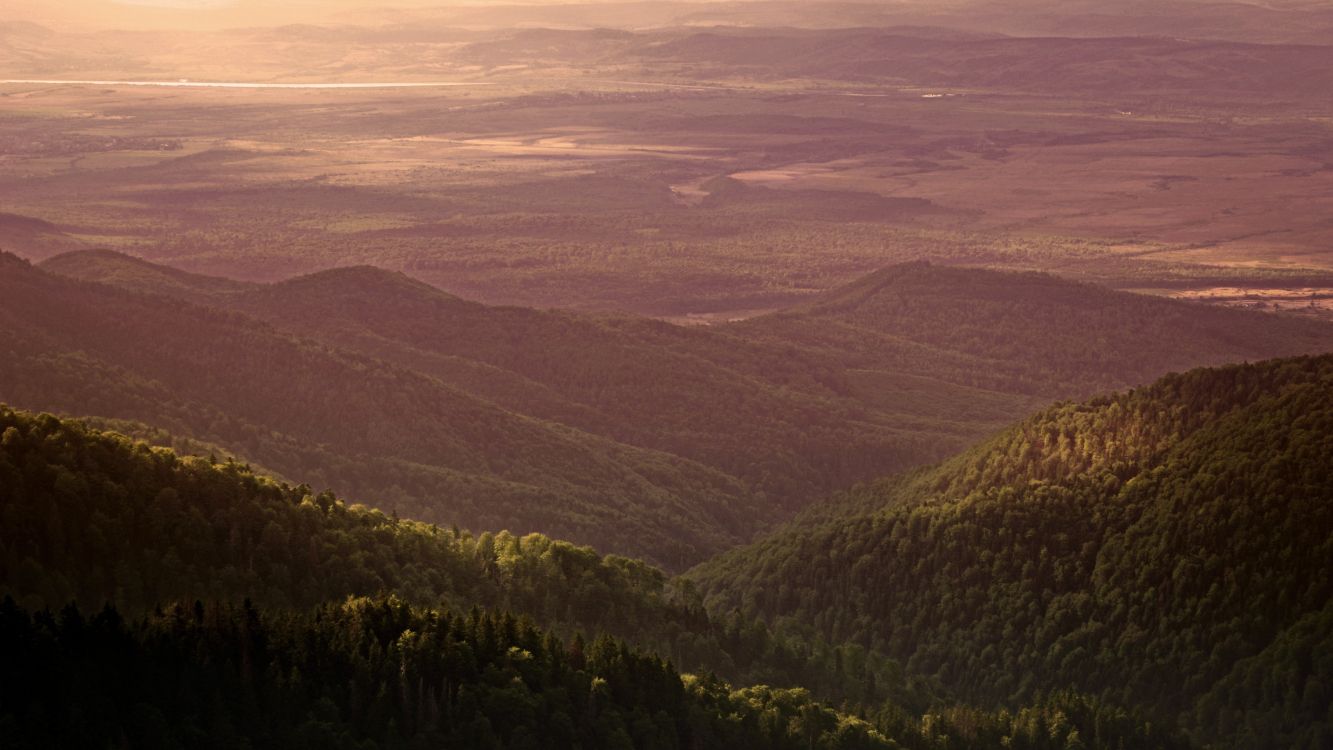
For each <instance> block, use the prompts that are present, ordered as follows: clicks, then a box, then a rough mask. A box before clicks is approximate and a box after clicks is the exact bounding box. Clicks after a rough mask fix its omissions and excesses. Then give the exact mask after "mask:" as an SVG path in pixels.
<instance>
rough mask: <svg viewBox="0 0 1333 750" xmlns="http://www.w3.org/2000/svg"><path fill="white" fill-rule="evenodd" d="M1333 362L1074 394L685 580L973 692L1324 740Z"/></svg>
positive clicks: (1299, 743)
mask: <svg viewBox="0 0 1333 750" xmlns="http://www.w3.org/2000/svg"><path fill="white" fill-rule="evenodd" d="M1331 440H1333V356H1323V357H1315V358H1298V359H1288V360H1275V361H1269V362H1263V363H1259V364H1254V365H1243V366H1230V367H1225V368H1219V369H1212V370H1196V371H1191V372H1189V373H1185V374H1183V375H1173V376H1170V377H1167V378H1164V379H1162V380H1160V381H1158V382H1157V383H1155V384H1153V385H1151V386H1149V387H1146V388H1141V389H1137V390H1134V391H1130V392H1127V393H1122V394H1118V395H1114V396H1109V397H1103V398H1098V399H1095V400H1093V401H1090V402H1086V403H1081V404H1078V403H1067V404H1061V405H1057V406H1055V407H1053V408H1051V409H1049V410H1047V411H1045V412H1043V413H1041V414H1038V415H1037V416H1034V417H1032V418H1030V419H1028V420H1027V421H1025V422H1023V423H1021V424H1019V425H1018V426H1017V427H1015V428H1013V429H1011V430H1009V431H1008V432H1005V433H1003V434H1001V435H999V436H998V437H996V438H994V439H992V440H990V441H989V442H986V443H984V444H982V445H981V446H979V447H977V448H975V449H973V450H971V451H968V452H966V453H964V454H962V455H960V456H959V457H957V458H954V459H951V460H950V461H947V462H945V463H943V464H940V465H938V466H936V467H933V468H929V469H923V470H919V471H917V472H913V473H909V474H907V475H904V476H901V477H898V478H894V479H889V480H885V481H882V482H879V483H875V484H873V485H869V486H864V487H862V488H858V489H856V490H854V491H852V492H850V493H848V494H847V495H846V496H845V497H843V498H842V499H841V501H840V502H839V503H838V504H836V505H832V506H821V507H819V508H816V509H815V510H813V511H811V512H810V513H809V514H808V515H807V516H806V517H804V518H803V519H798V520H797V521H795V522H793V523H792V524H790V525H789V526H788V527H787V528H785V529H784V530H782V531H780V532H778V533H777V534H775V535H773V536H771V537H770V538H768V539H766V540H764V541H762V542H759V543H757V544H755V545H753V546H750V547H748V548H744V549H740V550H736V551H733V552H729V553H726V554H724V555H722V556H720V557H719V558H717V559H715V560H712V561H710V562H708V563H706V564H705V565H703V566H701V567H700V568H698V569H696V570H695V571H693V572H691V573H690V574H689V577H690V578H691V579H692V580H694V581H695V582H697V583H698V584H699V586H700V587H701V590H702V591H703V592H704V593H705V595H706V596H707V597H708V602H709V605H710V606H711V607H713V608H715V609H718V610H728V609H731V608H733V607H739V608H740V609H741V610H742V611H743V612H746V613H749V614H753V615H757V616H761V617H764V618H766V619H767V620H769V621H770V622H774V623H784V624H786V625H789V626H791V627H792V628H793V629H795V630H797V631H799V632H808V633H814V634H819V635H821V636H823V637H827V638H833V639H848V640H852V641H855V642H859V643H862V644H865V645H867V646H868V647H873V648H876V649H881V650H883V651H885V652H886V653H888V654H890V655H892V656H894V657H896V658H899V659H901V660H902V661H903V662H904V664H905V665H906V668H907V670H908V671H909V672H913V673H921V674H927V675H933V676H934V677H936V678H938V679H939V680H940V681H941V682H942V683H943V684H944V685H946V686H947V687H949V688H951V689H954V690H957V691H959V693H960V694H961V695H962V696H963V697H964V698H966V699H968V700H972V701H978V702H982V703H990V702H995V701H1001V702H1002V701H1012V700H1022V699H1023V697H1024V696H1031V695H1034V694H1037V693H1039V692H1043V691H1050V690H1060V689H1074V690H1078V691H1082V692H1087V693H1091V694H1095V695H1099V696H1101V697H1103V698H1104V699H1106V700H1108V701H1111V702H1115V703H1121V704H1123V705H1128V706H1134V707H1137V708H1138V709H1140V710H1142V711H1144V712H1146V713H1147V714H1149V715H1152V716H1155V717H1157V719H1158V720H1160V721H1166V722H1171V723H1178V724H1179V725H1181V726H1183V727H1186V728H1188V729H1189V731H1190V732H1191V733H1192V734H1193V735H1194V737H1195V738H1196V739H1198V740H1200V741H1202V742H1205V743H1209V742H1211V743H1218V744H1219V745H1224V746H1227V747H1243V748H1251V747H1253V748H1259V747H1275V746H1282V747H1304V748H1314V747H1321V746H1323V745H1326V744H1327V742H1328V740H1329V738H1330V732H1333V726H1330V724H1329V723H1328V720H1327V716H1326V708H1327V706H1328V705H1329V698H1330V694H1329V692H1328V690H1329V688H1328V685H1329V684H1330V676H1331V675H1333V663H1330V662H1329V660H1328V655H1329V649H1328V644H1329V643H1330V639H1333V609H1330V602H1333V580H1331V579H1330V578H1329V576H1328V575H1327V574H1326V571H1327V560H1328V559H1330V556H1333V506H1330V505H1329V500H1330V499H1331V498H1333V466H1330V456H1333V442H1330V441H1331Z"/></svg>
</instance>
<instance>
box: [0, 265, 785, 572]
mask: <svg viewBox="0 0 1333 750" xmlns="http://www.w3.org/2000/svg"><path fill="white" fill-rule="evenodd" d="M0 263H3V266H4V267H3V268H0V399H4V400H6V401H8V402H10V403H13V404H16V405H21V406H27V407H33V408H40V409H45V410H50V411H59V412H64V413H73V414H89V415H96V416H100V417H108V418H121V419H134V420H138V421H141V422H145V423H148V424H151V425H153V426H156V427H163V428H166V429H169V430H171V431H172V432H176V433H179V434H182V435H186V436H190V437H193V438H197V439H200V440H204V441H208V442H211V443H216V444H219V445H224V446H227V447H228V449H229V450H231V451H234V452H236V454H238V455H242V456H245V457H247V458H252V459H254V460H255V461H256V462H258V463H261V464H263V465H265V466H269V467H272V468H273V469H274V470H276V471H280V472H282V473H283V474H284V475H285V476H299V477H301V478H302V479H303V480H305V481H308V482H310V483H312V484H315V485H316V486H320V487H327V486H337V487H340V488H346V491H347V493H348V494H349V495H351V496H352V497H361V496H370V497H374V498H376V501H377V503H378V504H379V505H380V506H381V507H383V508H385V509H386V511H397V512H400V513H402V514H404V515H408V516H412V517H415V518H420V519H423V520H427V521H436V522H439V523H443V524H452V523H457V524H459V525H461V526H464V527H467V528H474V529H486V528H490V529H500V528H509V529H511V530H514V531H515V532H519V533H525V532H527V531H532V530H536V529H540V530H542V531H546V532H549V533H553V534H559V535H561V536H564V537H567V538H572V539H575V540H577V541H581V542H585V543H595V544H596V545H597V546H599V547H601V548H602V549H606V550H615V551H622V552H635V553H638V554H641V555H644V556H649V557H652V558H653V559H655V560H656V561H659V562H662V563H665V564H672V565H679V564H681V562H687V561H693V560H698V559H700V558H702V557H703V556H705V554H706V553H707V552H709V551H713V550H719V549H722V548H725V547H727V546H729V545H732V544H734V543H736V542H737V541H738V540H741V539H744V538H745V535H746V534H747V533H749V531H750V529H751V528H752V524H753V518H754V517H755V516H756V515H758V509H759V508H760V507H761V506H760V505H759V504H758V498H757V497H755V496H754V494H753V493H751V492H750V491H749V490H748V489H747V488H745V487H743V486H742V485H741V484H740V483H739V482H737V481H736V480H735V479H734V478H732V477H729V476H726V475H724V474H722V473H721V472H718V471H716V470H713V469H710V468H708V467H706V466H703V465H701V464H698V463H695V462H691V461H689V460H687V459H684V458H681V457H678V456H674V455H669V454H665V453H662V452H659V451H652V450H647V449H641V448H636V447H633V446H628V445H625V444H623V443H617V442H615V441H612V440H609V439H606V438H603V437H599V436H595V435H591V434H588V433H586V432H581V431H579V430H576V429H573V428H570V427H567V426H564V425H560V424H555V423H551V422H547V421H542V420H538V419H534V418H531V417H528V416H525V415H520V414H515V413H514V412H512V411H508V410H505V409H503V408H501V407H499V406H497V405H495V404H494V403H493V402H490V401H488V400H485V399H483V398H480V397H477V396H474V395H472V394H469V393H465V392H463V391H461V390H459V389H457V388H454V387H451V386H449V385H447V384H445V383H442V382H441V381H440V380H438V379H437V378H434V377H431V376H429V375H428V374H425V373H421V372H418V371H415V370H410V369H407V368H403V367H398V366H394V365H392V364H390V363H386V362H384V361H382V360H375V359H372V358H369V357H366V356H364V355H359V354H355V353H350V352H346V351H340V350H335V349H332V348H330V347H328V346H327V345H323V344H319V343H317V342H312V341H309V340H303V339H298V338H296V337H293V336H291V335H290V334H286V333H283V332H280V331H277V330H275V329H274V328H272V327H271V326H268V325H265V324H263V323H261V322H259V321H256V320H254V319H252V318H247V317H244V316H241V315H238V314H236V313H233V312H227V311H222V310H217V309H212V308H205V307H201V306H196V305H191V304H188V303H185V302H181V301H178V300H175V299H172V298H169V297H165V296H160V295H146V294H136V293H130V292H126V291H123V290H119V289H115V288H113V287H110V286H105V285H100V284H91V283H85V282H78V281H73V280H70V279H66V278H64V277H60V276H56V275H53V274H48V273H45V272H43V271H40V270H38V269H35V268H32V267H30V266H28V265H27V264H26V263H24V262H23V261H20V260H18V259H15V258H13V257H12V256H9V257H8V258H3V257H0Z"/></svg>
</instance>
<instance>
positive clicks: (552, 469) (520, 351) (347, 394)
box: [0, 252, 1333, 568]
mask: <svg viewBox="0 0 1333 750" xmlns="http://www.w3.org/2000/svg"><path fill="white" fill-rule="evenodd" d="M3 264H4V265H3V269H2V270H0V291H3V294H0V316H3V320H4V321H5V324H6V325H5V326H4V330H3V332H2V333H0V343H2V344H3V346H4V347H5V349H6V351H7V352H8V353H9V356H7V357H5V358H4V359H3V362H0V400H3V401H5V402H8V403H11V404H13V405H15V406H19V407H24V408H33V409H42V410H52V411H57V412H61V413H65V414H74V415H88V416H97V417H104V418H111V419H120V420H133V421H137V422H142V423H145V424H147V425H152V426H154V427H160V428H167V429H168V430H170V431H171V432H174V433H176V434H179V435H182V436H187V437H191V438H194V439H197V440H201V441H205V442H207V443H209V444H216V445H219V446H223V447H224V448H225V449H226V450H228V451H232V452H234V453H235V454H236V455H238V456H241V457H243V458H244V459H245V460H251V461H254V462H256V463H257V464H260V465H262V466H264V467H267V468H269V469H271V470H274V471H277V472H279V473H281V474H282V475H284V476H288V477H293V478H300V479H301V480H302V481H306V482H309V483H311V484H314V485H317V486H331V487H337V488H339V489H340V491H342V492H343V493H345V494H346V495H348V496H350V497H351V498H353V499H357V498H362V497H364V498H367V499H373V500H374V502H375V503H376V504H377V505H379V506H380V507H382V508H384V509H386V510H396V511H397V512H399V513H402V514H404V515H407V516H411V517H414V518H419V519H422V520H426V521H434V522H437V523H443V524H451V523H456V524H459V525H461V526H463V527H466V528H470V529H487V528H509V529H512V530H514V531H515V532H520V533H523V532H527V531H532V530H541V531H544V532H547V533H551V534H554V535H557V536H561V537H564V538H569V539H571V540H574V541H578V542H582V543H589V544H593V545H595V546H597V547H598V548H600V549H602V550H605V551H614V552H621V553H626V554H633V555H636V556H644V557H647V558H648V559H650V560H652V561H654V562H656V563H658V564H661V565H664V566H667V567H669V568H681V567H685V566H688V565H691V564H694V563H697V562H699V561H701V560H702V559H704V558H705V557H707V556H709V555H711V554H714V553H716V552H719V551H721V550H723V549H726V548H728V547H731V546H734V545H736V544H738V543H741V542H744V541H746V540H748V539H750V538H751V537H752V536H753V535H754V534H755V533H756V532H759V531H762V530H763V529H765V528H768V527H770V526H771V525H772V524H774V523H775V522H777V521H780V520H781V519H783V518H786V517H788V516H789V515H791V514H792V513H794V512H796V511H797V510H798V509H800V508H803V507H806V506H808V505H809V504H811V503H813V502H815V501H817V500H818V499H819V498H821V497H823V496H825V495H827V494H828V493H830V492H833V491H836V490H838V489H841V488H845V487H848V486H851V485H852V484H854V483H856V482H860V481H865V480H869V479H872V478H874V477H877V476H881V475H884V474H887V473H891V472H895V471H900V470H902V469H906V468H910V467H912V466H916V465H921V464H923V463H927V462H929V461H933V460H937V459H939V458H942V457H944V456H946V455H948V454H949V453H951V452H953V451H956V450H958V449H959V448H961V447H963V446H964V445H966V444H968V443H970V442H972V441H974V440H976V439H978V438H980V437H983V436H985V435H987V434H989V433H991V432H992V431H994V430H996V429H998V428H999V427H1000V426H1001V425H1003V424H1004V423H1006V422H1008V421H1010V420H1012V419H1014V418H1017V417H1018V416H1020V415H1022V414H1023V413H1025V412H1028V411H1029V410H1030V409H1032V408H1034V406H1035V405H1037V404H1039V403H1042V402H1045V401H1049V400H1050V399H1053V398H1067V397H1082V396H1086V395H1088V394H1091V393H1093V392H1097V391H1101V390H1106V389H1110V388H1116V387H1122V386H1126V385H1135V384H1140V383H1144V382H1147V381H1149V380H1151V379H1152V378H1154V377H1157V376H1159V375H1161V374H1163V373H1166V372H1169V371H1172V370H1180V369H1186V368H1188V367H1192V366H1197V365H1206V364H1218V363H1222V362H1228V361H1235V360H1240V359H1261V358H1266V357H1271V356H1285V355H1293V354H1300V353H1312V352H1322V351H1328V350H1329V349H1331V348H1333V326H1328V325H1325V324H1322V323H1319V322H1316V321H1308V320H1301V319H1295V318H1284V317H1279V316H1270V315H1264V314H1260V313H1252V312H1245V311H1235V310H1223V309H1217V308H1211V307H1205V306H1199V305H1191V304H1186V303H1180V302H1172V301H1167V300H1160V299H1155V298H1146V297H1141V296H1136V295H1131V294H1125V293H1119V292H1111V291H1107V290H1104V289H1100V288H1097V287H1092V286H1087V285H1083V284H1075V283H1071V282H1067V281H1061V280H1059V279H1056V278H1054V277H1050V276H1044V275H1040V274H1008V273H998V272H992V271H983V270H975V269H962V268H947V267H938V266H931V265H927V264H909V265H906V266H900V267H895V268H891V269H887V270H885V271H883V272H880V273H878V274H874V275H872V276H870V277H867V278H866V279H864V280H862V281H860V282H858V283H854V284H852V285H849V286H848V287H845V288H842V289H838V290H835V291H833V292H830V293H828V294H827V295H825V296H824V297H822V298H820V299H818V300H817V301H815V302H812V303H810V304H808V305H803V306H801V307H798V308H795V309H792V310H788V311H785V312H781V313H777V314H773V315H768V316H763V317H759V318H754V319H751V320H748V321H743V322H739V323H733V324H728V325H722V326H714V327H701V328H681V327H678V326H674V325H669V324H666V323H661V322H657V321H652V320H647V319H642V318H634V317H624V316H607V315H581V314H573V313H568V312H561V311H538V310H530V309H522V308H505V307H487V306H484V305H479V304H476V303H472V302H467V301H465V300H461V299H458V298H456V297H453V296H451V295H448V294H445V293H443V292H441V291H439V290H437V289H435V288H433V287H429V286H427V285H425V284H421V283H419V282H416V281H414V280H412V279H410V278H408V277H406V276H403V275H401V274H396V273H390V272H385V271H380V270H377V269H373V268H366V267H360V268H344V269H336V270H332V271H327V272H322V273H317V274H313V275H310V276H305V277H299V278H296V279H292V280H290V281H286V282H281V283H278V284H272V285H251V284H242V283H239V282H231V281H228V280H225V279H216V278H210V277H203V276H198V275H191V274H184V273H181V272H179V271H175V270H174V269H170V268H166V267H162V266H157V265H153V264H150V263H146V262H143V261H140V260H137V259H133V258H130V257H128V256H124V255H119V254H114V253H108V252H80V253H75V254H70V255H65V256H62V257H57V258H53V259H51V260H49V261H47V262H46V263H45V264H43V267H41V268H38V267H32V266H30V265H28V264H27V263H25V262H23V261H21V260H19V259H17V258H14V257H13V256H7V257H6V258H5V259H4V261H3ZM997 321H998V323H997ZM997 324H1001V325H1003V326H1004V327H1005V330H1012V331H1014V336H1013V337H1011V339H1010V340H1007V341H1001V340H998V339H996V338H994V337H992V336H988V335H987V333H986V331H987V327H988V326H994V325H997Z"/></svg>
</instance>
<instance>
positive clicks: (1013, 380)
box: [733, 262, 1333, 399]
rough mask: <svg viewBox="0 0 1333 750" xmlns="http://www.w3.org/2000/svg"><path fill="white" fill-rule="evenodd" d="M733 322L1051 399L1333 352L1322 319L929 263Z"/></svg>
mask: <svg viewBox="0 0 1333 750" xmlns="http://www.w3.org/2000/svg"><path fill="white" fill-rule="evenodd" d="M733 327H734V328H735V329H737V332H738V333H739V334H741V335H748V336H751V337H760V338H762V339H763V340H772V341H785V342H789V343H800V344H804V345H806V346H809V347H812V348H816V349H818V350H819V351H821V352H824V353H825V354H826V355H827V356H828V357H829V358H830V359H831V360H833V361H837V362H841V363H843V364H844V365H845V366H846V367H849V368H853V369H858V370H868V371H885V370H889V371H901V370H904V369H908V367H913V366H914V368H915V369H918V370H920V371H923V372H931V373H933V374H934V376H935V377H937V378H939V379H942V380H948V381H951V382H955V383H962V384H967V385H975V386H979V387H983V388H987V389H991V390H1000V391H1004V392H1018V393H1033V394H1041V395H1042V396H1046V397H1050V398H1052V399H1054V398H1057V397H1058V398H1086V397H1088V396H1091V395H1093V394H1094V393H1099V392H1102V391H1106V390H1111V389H1115V388H1123V387H1125V386H1127V385H1143V384H1146V383H1149V382H1151V381H1152V380H1154V379H1156V378H1158V377H1161V376H1162V375H1165V374H1166V373H1168V372H1178V371H1181V370H1187V369H1190V368H1193V367H1201V366H1208V365H1220V364H1228V363H1232V362H1240V361H1246V360H1250V361H1253V360H1260V359H1269V358H1273V357H1286V356H1296V355H1300V354H1323V353H1325V352H1329V351H1333V326H1330V325H1329V324H1327V323H1324V322H1321V321H1316V320H1305V319H1299V318H1292V317H1280V316H1274V315H1270V314H1265V313H1258V312H1252V311H1248V310H1236V309H1230V308H1221V307H1215V306H1204V305H1199V304H1192V303H1187V302H1181V301H1177V300H1169V299H1163V298H1157V297H1149V296H1145V295H1139V294H1131V293H1128V292H1118V291H1113V290H1110V289H1106V288H1105V287H1100V286H1096V285H1093V284H1085V283H1077V282H1072V281H1068V280H1065V279H1060V278H1058V277H1055V276H1051V275H1050V274H1044V273H1014V272H1002V271H990V270H984V269H978V268H958V267H950V266H940V265H933V264H930V263H925V262H918V263H904V264H901V265H897V266H892V267H890V268H886V269H883V270H881V271H878V272H875V273H872V274H870V275H868V276H865V277H864V278H861V279H859V280H857V281H855V282H853V283H851V284H848V285H847V286H844V287H841V288H839V289H834V290H832V291H830V292H828V293H826V294H824V295H821V296H820V297H818V298H816V299H814V300H812V301H811V302H809V303H806V304H804V305H800V306H798V307H795V308H792V309H790V310H786V311H783V312H779V313H775V314H773V315H768V316H764V317H759V318H755V319H752V320H749V321H745V322H742V323H737V324H733ZM906 363H913V365H906Z"/></svg>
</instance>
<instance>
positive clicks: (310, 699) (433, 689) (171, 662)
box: [0, 599, 895, 750]
mask: <svg viewBox="0 0 1333 750" xmlns="http://www.w3.org/2000/svg"><path fill="white" fill-rule="evenodd" d="M0 664H3V666H4V673H5V679H4V680H3V681H0V733H3V735H4V737H5V742H6V746H7V747H12V748H16V750H17V749H18V748H25V749H27V748H31V749H32V750H37V749H38V748H49V747H98V746H128V747H144V748H149V747H151V748H164V749H165V748H219V749H221V748H229V749H230V748H236V747H255V748H284V749H286V748H295V749H300V748H311V749H312V750H313V749H314V748H321V749H322V748H333V749H341V748H346V749H347V750H370V749H371V748H418V747H422V748H424V747H467V748H478V749H479V750H481V749H484V748H512V749H515V750H517V749H519V748H522V749H524V750H527V749H532V750H535V749H536V748H664V749H665V748H692V747H718V748H720V747H745V748H772V749H773V750H787V749H790V750H801V749H804V748H811V747H819V748H828V750H835V749H841V748H847V749H849V750H850V749H853V748H855V749H857V750H872V749H876V748H884V749H886V750H887V749H888V748H893V747H895V745H894V743H892V742H890V741H889V740H888V739H886V738H885V737H884V736H883V735H881V734H880V733H879V732H877V731H876V730H875V729H874V728H873V727H871V726H870V725H869V724H868V723H866V722H864V721H861V720H859V719H856V718H853V717H848V716H845V715H840V714H838V713H837V712H835V711H834V710H832V709H830V708H828V707H826V706H823V705H821V704H819V703H817V702H815V701H813V700H811V699H810V697H809V694H808V693H807V692H806V691H803V690H769V689H762V688H755V689H749V690H743V691H732V690H731V689H730V688H729V687H728V686H727V685H726V684H725V683H722V682H720V681H718V680H716V679H714V678H709V677H702V678H698V677H691V678H684V679H682V677H681V676H680V675H679V674H678V673H677V672H676V670H675V669H674V668H673V667H672V666H671V664H670V663H668V662H665V661H663V660H661V659H660V658H658V657H655V656H652V655H649V654H645V653H642V652H638V651H635V650H632V649H630V648H629V647H628V646H626V645H625V644H624V643H623V642H617V641H615V640H613V639H610V638H605V637H603V638H598V639H596V640H594V641H593V642H591V643H585V642H584V640H583V639H582V638H581V637H576V638H575V639H574V640H573V641H571V642H569V643H564V642H562V641H561V640H560V639H558V638H556V637H555V636H553V635H551V634H550V633H549V632H544V631H542V630H540V629H538V628H536V627H535V626H534V625H533V624H532V623H531V622H530V621H527V620H524V619H520V618H515V617H514V616H512V615H510V614H507V613H496V612H481V611H479V610H477V609H473V610H471V614H469V615H466V616H461V615H457V614H449V613H447V612H440V611H435V610H418V609H413V608H411V607H409V606H407V605H406V604H403V603H401V602H400V601H397V600H394V599H379V600H374V601H372V600H365V599H362V600H352V601H349V602H347V603H345V604H341V605H326V606H323V607H320V608H319V609H317V610H315V611H314V612H313V614H308V615H296V614H290V613H286V612H271V611H267V610H264V609H261V608H258V607H255V606H253V605H251V604H249V603H248V602H247V603H245V604H244V605H242V606H239V607H233V606H226V607H217V606H205V605H204V604H202V603H195V604H194V605H193V606H175V607H171V608H169V609H167V610H166V611H165V612H161V613H157V614H155V615H153V616H150V617H148V618H146V619H144V620H141V621H127V620H126V619H125V618H124V617H123V616H122V615H121V614H120V613H118V612H117V611H116V610H115V609H113V608H111V607H106V608H104V609H102V610H101V611H100V612H98V613H97V614H95V615H92V616H91V617H89V616H85V615H84V614H81V613H80V611H79V610H78V609H77V608H75V607H72V606H71V607H67V608H65V609H63V610H62V611H61V612H60V613H59V615H55V616H53V615H51V614H50V613H48V612H43V613H38V614H37V615H36V616H30V615H28V614H27V613H25V612H24V611H22V610H21V609H19V608H18V607H17V606H16V605H15V604H14V602H13V600H11V599H5V600H4V602H3V604H0Z"/></svg>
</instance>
